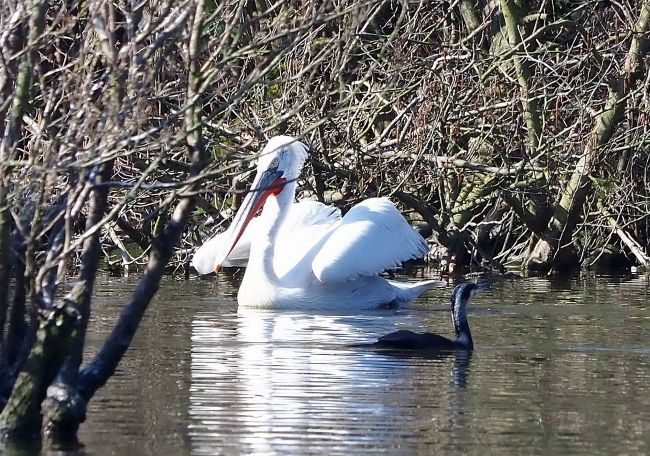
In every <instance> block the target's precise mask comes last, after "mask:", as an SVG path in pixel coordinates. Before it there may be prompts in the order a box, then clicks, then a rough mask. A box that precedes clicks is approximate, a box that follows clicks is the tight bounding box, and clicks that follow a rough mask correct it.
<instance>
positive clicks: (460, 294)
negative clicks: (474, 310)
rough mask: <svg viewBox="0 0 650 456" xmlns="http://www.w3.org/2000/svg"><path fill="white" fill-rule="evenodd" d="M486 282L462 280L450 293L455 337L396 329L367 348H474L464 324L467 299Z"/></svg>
mask: <svg viewBox="0 0 650 456" xmlns="http://www.w3.org/2000/svg"><path fill="white" fill-rule="evenodd" d="M489 288H490V284H489V283H480V284H475V283H461V284H460V285H457V286H456V288H454V291H452V292H451V319H452V322H453V323H454V331H455V332H456V340H450V339H447V338H446V337H443V336H439V335H438V334H432V333H416V332H413V331H408V330H404V329H402V330H399V331H395V332H393V333H390V334H387V335H385V336H383V337H380V338H379V340H378V341H377V342H375V343H374V344H369V345H365V346H366V347H372V348H380V349H389V350H441V351H442V350H473V349H474V342H473V341H472V334H471V332H470V330H469V324H468V323H467V312H466V307H467V302H468V301H469V298H471V297H472V296H474V295H475V294H476V293H479V292H481V291H485V290H488V289H489Z"/></svg>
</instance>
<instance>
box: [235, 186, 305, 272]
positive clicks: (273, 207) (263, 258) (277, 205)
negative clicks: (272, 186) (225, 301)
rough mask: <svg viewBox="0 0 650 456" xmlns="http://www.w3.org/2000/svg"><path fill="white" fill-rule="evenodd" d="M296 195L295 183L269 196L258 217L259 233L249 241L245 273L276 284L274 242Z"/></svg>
mask: <svg viewBox="0 0 650 456" xmlns="http://www.w3.org/2000/svg"><path fill="white" fill-rule="evenodd" d="M295 195H296V182H289V183H287V184H285V186H284V189H282V191H281V192H280V193H278V194H277V195H275V196H273V195H271V196H269V197H268V199H267V200H266V203H264V208H263V209H262V214H261V215H260V231H259V232H258V233H257V237H255V238H254V239H253V240H252V241H251V250H250V256H249V259H248V266H247V267H246V270H247V271H250V274H252V275H257V274H260V275H262V276H263V277H264V278H265V279H266V280H267V281H270V282H274V283H277V282H278V275H277V273H276V272H275V269H274V267H273V256H274V254H276V253H275V240H276V238H277V236H278V233H279V231H280V227H281V226H282V222H283V221H284V219H285V217H286V215H287V212H288V211H289V206H290V205H291V203H293V199H294V197H295Z"/></svg>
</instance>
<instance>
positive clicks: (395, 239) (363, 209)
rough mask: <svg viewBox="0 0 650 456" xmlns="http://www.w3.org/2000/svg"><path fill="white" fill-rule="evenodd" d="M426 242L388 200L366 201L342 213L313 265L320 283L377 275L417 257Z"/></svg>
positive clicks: (426, 250) (423, 251)
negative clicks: (339, 220)
mask: <svg viewBox="0 0 650 456" xmlns="http://www.w3.org/2000/svg"><path fill="white" fill-rule="evenodd" d="M428 250H429V246H428V245H427V242H426V241H425V240H424V238H423V237H422V236H420V235H419V234H418V233H417V232H416V231H415V230H414V229H413V228H412V227H411V226H410V225H409V224H408V222H407V221H406V220H405V219H404V217H403V216H402V214H400V212H399V211H398V210H397V209H396V208H395V206H394V205H393V203H391V202H390V201H389V200H388V199H387V198H371V199H367V200H365V201H363V202H361V203H359V204H357V205H356V206H354V207H353V208H352V209H350V211H349V212H348V213H347V214H345V216H344V217H343V219H342V220H341V223H340V225H339V226H337V227H336V230H335V231H334V232H333V233H332V234H331V236H330V237H329V238H328V239H327V241H325V243H324V244H323V246H322V248H321V249H320V251H319V252H318V254H317V255H316V257H315V258H314V260H313V262H312V269H313V271H314V275H315V276H316V278H317V279H318V280H320V281H321V282H336V281H346V280H354V279H356V278H357V277H359V276H372V275H377V274H379V273H380V272H383V271H385V270H386V269H391V268H395V267H398V266H400V265H401V264H402V263H403V262H404V261H406V260H410V259H413V258H419V257H422V256H423V255H425V254H426V253H427V252H428Z"/></svg>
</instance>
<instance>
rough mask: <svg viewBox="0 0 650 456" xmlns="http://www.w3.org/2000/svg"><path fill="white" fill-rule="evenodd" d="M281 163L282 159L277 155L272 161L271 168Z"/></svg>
mask: <svg viewBox="0 0 650 456" xmlns="http://www.w3.org/2000/svg"><path fill="white" fill-rule="evenodd" d="M279 164H280V159H279V158H278V157H275V158H274V159H273V161H272V162H271V164H270V165H269V168H277V167H278V165H279Z"/></svg>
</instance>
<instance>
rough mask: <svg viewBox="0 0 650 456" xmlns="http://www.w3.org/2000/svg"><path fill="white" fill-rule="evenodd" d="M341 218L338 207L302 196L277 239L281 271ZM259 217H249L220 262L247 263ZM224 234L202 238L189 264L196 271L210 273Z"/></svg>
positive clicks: (291, 209)
mask: <svg viewBox="0 0 650 456" xmlns="http://www.w3.org/2000/svg"><path fill="white" fill-rule="evenodd" d="M340 219H341V211H340V210H338V209H337V208H334V207H332V206H326V205H325V204H322V203H319V202H317V201H309V200H304V201H300V202H298V203H294V204H292V205H291V206H290V207H289V212H288V213H287V216H286V218H285V220H284V222H283V224H282V229H281V231H280V237H279V239H278V240H277V242H278V244H279V246H278V248H276V250H277V251H280V252H284V254H283V255H281V256H277V258H278V259H279V260H278V261H280V260H281V263H282V264H281V265H280V266H279V270H280V273H282V271H286V270H288V269H290V268H291V267H293V266H294V265H295V264H296V263H297V262H298V261H299V260H300V258H301V257H302V256H304V255H305V253H306V252H307V251H308V250H309V248H310V246H311V245H313V243H314V242H315V241H317V240H318V239H320V238H321V237H322V235H321V233H322V232H323V230H324V229H326V228H327V227H329V226H331V225H332V224H334V223H336V222H337V221H338V220H340ZM259 220H260V219H259V217H255V218H254V219H252V220H251V221H250V223H249V224H248V227H246V230H245V231H244V232H243V233H242V236H241V238H239V241H237V244H235V247H234V248H233V250H232V252H230V254H229V255H228V258H226V260H225V261H224V262H223V263H222V264H221V265H222V266H224V267H231V266H234V267H245V266H246V265H247V264H248V255H249V254H250V248H251V239H253V238H254V237H255V236H256V233H257V231H259V229H260V228H259ZM226 247H227V246H226V235H225V233H219V234H217V235H215V236H214V237H212V238H211V239H210V240H209V241H207V242H205V243H204V244H203V245H202V246H201V247H199V249H198V250H197V251H196V253H195V254H194V257H193V258H192V266H194V269H196V270H197V272H198V273H199V274H209V273H211V272H212V271H213V270H214V259H215V258H217V256H218V255H219V254H220V253H222V251H223V249H224V248H226Z"/></svg>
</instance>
